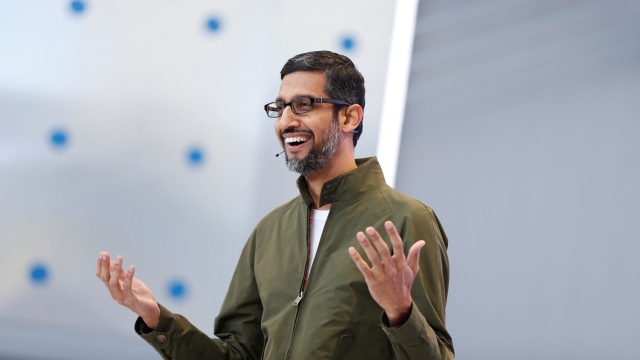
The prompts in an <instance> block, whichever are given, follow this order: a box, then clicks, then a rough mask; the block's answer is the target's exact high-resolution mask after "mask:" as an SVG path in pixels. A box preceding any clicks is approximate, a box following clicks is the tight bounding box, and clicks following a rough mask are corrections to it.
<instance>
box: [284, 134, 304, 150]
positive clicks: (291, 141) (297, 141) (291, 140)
mask: <svg viewBox="0 0 640 360" xmlns="http://www.w3.org/2000/svg"><path fill="white" fill-rule="evenodd" d="M309 139H310V138H309V137H305V136H292V137H288V138H285V139H284V143H285V144H287V145H289V146H292V147H297V146H300V145H302V144H304V143H306V142H307V141H309Z"/></svg>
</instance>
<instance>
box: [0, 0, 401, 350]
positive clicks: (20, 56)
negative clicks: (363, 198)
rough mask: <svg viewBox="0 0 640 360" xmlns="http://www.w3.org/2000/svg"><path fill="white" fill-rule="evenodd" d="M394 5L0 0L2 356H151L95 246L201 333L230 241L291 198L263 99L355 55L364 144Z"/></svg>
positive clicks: (374, 116)
mask: <svg viewBox="0 0 640 360" xmlns="http://www.w3.org/2000/svg"><path fill="white" fill-rule="evenodd" d="M394 8H395V1H374V2H372V1H364V0H362V1H346V2H345V1H336V0H328V1H322V2H317V1H316V2H311V1H304V2H302V1H295V0H282V1H277V0H275V1H274V0H269V1H264V0H247V1H230V0H227V1H201V0H183V1H160V2H158V1H150V0H139V1H122V0H81V1H66V0H65V1H58V0H56V1H22V0H0V357H2V356H5V357H7V358H11V359H13V358H31V359H113V358H123V359H134V358H135V359H144V358H146V359H156V358H157V357H158V355H157V354H156V353H155V352H154V351H153V350H151V349H150V348H149V347H148V346H147V345H146V344H145V343H143V342H142V341H141V339H139V338H138V337H137V336H136V335H135V333H134V332H133V322H134V320H135V316H134V314H133V313H131V312H129V311H128V310H127V309H125V308H123V307H121V306H119V305H118V304H117V303H115V302H114V301H113V300H111V299H110V297H109V295H108V293H107V290H106V289H105V287H104V285H102V284H101V283H100V281H99V280H98V279H97V278H96V276H95V266H96V261H97V257H98V252H99V251H101V250H105V251H109V252H111V253H112V254H113V255H117V254H122V255H123V256H124V259H125V266H128V265H129V264H135V265H136V266H137V275H138V276H139V277H140V278H141V279H143V280H144V281H145V282H146V283H147V284H148V285H149V286H150V287H151V289H153V290H154V291H155V294H156V296H157V299H158V301H160V302H161V303H163V304H165V305H167V306H168V307H169V308H171V309H172V310H174V311H176V312H178V313H182V314H184V315H185V316H187V317H188V318H189V319H190V320H191V321H192V322H193V323H194V324H195V325H197V326H198V327H200V328H201V329H202V330H203V331H204V332H206V333H208V334H210V335H212V334H213V318H214V317H215V315H216V314H217V312H218V310H219V307H220V304H221V302H222V299H223V296H224V294H225V293H226V289H227V286H228V282H229V279H230V276H231V273H232V271H233V269H234V267H235V263H236V260H237V258H238V255H239V253H240V250H241V247H242V246H243V244H244V242H245V240H246V239H247V237H248V235H249V234H250V232H251V230H252V228H253V226H254V225H255V223H257V221H258V220H259V219H260V218H261V217H262V216H264V215H265V214H266V212H267V211H269V210H270V209H272V208H274V207H275V206H277V205H279V204H281V203H282V202H285V201H287V200H288V199H290V198H291V197H292V196H294V195H295V194H296V193H297V190H296V187H295V178H296V174H294V173H291V172H289V171H288V170H287V169H286V167H285V165H284V160H283V157H279V158H276V157H274V154H275V153H277V152H279V151H280V150H281V148H280V145H279V143H278V141H277V140H276V136H275V133H274V130H273V120H272V119H269V118H267V117H266V115H265V113H264V111H263V109H262V106H263V105H264V104H265V103H267V102H271V101H273V100H274V99H275V97H276V95H277V93H278V89H279V85H280V77H279V71H280V68H281V67H282V65H283V64H284V63H285V61H286V60H287V59H288V58H289V57H291V56H293V55H296V54H298V53H301V52H305V51H310V50H321V49H327V50H333V51H336V52H340V53H344V54H346V55H348V56H350V57H351V58H352V59H353V60H354V62H355V63H356V64H357V65H358V67H359V69H360V70H361V71H362V73H363V74H364V76H365V78H366V81H367V84H366V86H367V106H366V114H367V115H366V118H365V125H364V134H363V135H362V138H361V141H360V142H359V143H358V149H357V152H358V155H361V156H371V155H374V153H375V151H376V141H377V138H378V133H377V129H378V122H379V119H380V111H381V106H382V96H383V87H384V81H385V75H386V69H387V61H388V58H389V43H390V39H391V28H392V20H393V14H394Z"/></svg>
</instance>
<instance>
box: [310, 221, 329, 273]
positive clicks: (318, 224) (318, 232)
mask: <svg viewBox="0 0 640 360" xmlns="http://www.w3.org/2000/svg"><path fill="white" fill-rule="evenodd" d="M329 211H331V210H316V209H313V211H312V213H311V254H309V273H311V266H313V259H314V258H315V257H316V252H318V244H319V243H320V236H322V230H324V224H326V223H327V217H329Z"/></svg>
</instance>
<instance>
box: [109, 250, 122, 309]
mask: <svg viewBox="0 0 640 360" xmlns="http://www.w3.org/2000/svg"><path fill="white" fill-rule="evenodd" d="M122 262H123V259H122V256H120V255H118V257H116V261H115V262H114V264H113V271H112V273H111V280H110V281H109V290H110V291H111V296H112V297H113V298H114V299H116V300H117V301H118V302H119V303H121V301H122V285H120V278H121V277H122Z"/></svg>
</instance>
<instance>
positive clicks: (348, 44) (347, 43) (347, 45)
mask: <svg viewBox="0 0 640 360" xmlns="http://www.w3.org/2000/svg"><path fill="white" fill-rule="evenodd" d="M355 47H356V40H355V39H354V38H353V37H351V36H345V37H343V38H342V48H343V49H344V50H353V49H354V48H355Z"/></svg>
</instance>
